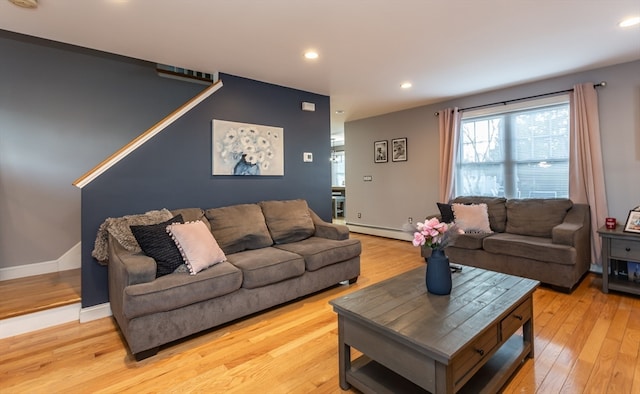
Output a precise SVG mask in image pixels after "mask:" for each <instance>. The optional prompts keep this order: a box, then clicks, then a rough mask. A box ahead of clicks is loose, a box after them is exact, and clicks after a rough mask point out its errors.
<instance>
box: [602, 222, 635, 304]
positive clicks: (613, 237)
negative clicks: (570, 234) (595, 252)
mask: <svg viewBox="0 0 640 394" xmlns="http://www.w3.org/2000/svg"><path fill="white" fill-rule="evenodd" d="M622 228H623V227H622V226H617V227H616V228H615V230H609V229H607V228H606V227H605V226H602V227H600V228H599V229H598V233H599V234H600V238H601V239H602V291H603V292H604V293H608V292H609V290H617V291H623V292H625V293H631V294H638V295H640V283H634V282H633V281H631V280H628V279H627V278H620V277H619V276H618V275H616V272H617V271H618V263H619V262H620V261H624V262H626V261H633V262H640V234H634V233H626V232H624V231H622ZM609 271H611V272H609Z"/></svg>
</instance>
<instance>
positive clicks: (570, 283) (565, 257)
mask: <svg viewBox="0 0 640 394" xmlns="http://www.w3.org/2000/svg"><path fill="white" fill-rule="evenodd" d="M450 203H451V204H453V203H459V204H482V203H484V204H487V208H488V209H487V211H488V219H489V224H490V228H491V230H492V231H493V232H492V233H470V234H463V235H460V236H459V237H457V238H456V239H455V241H454V242H453V243H452V244H450V246H448V247H447V248H446V249H445V253H446V254H447V256H448V257H449V260H450V261H451V262H453V263H456V264H462V265H468V266H474V267H479V268H483V269H488V270H492V271H498V272H503V273H507V274H511V275H516V276H522V277H526V278H530V279H536V280H539V281H540V282H542V283H545V284H549V285H552V286H553V287H556V288H558V289H559V290H562V291H569V292H570V291H572V290H573V289H574V288H575V287H576V285H577V284H578V283H579V282H580V280H581V279H582V278H583V277H584V275H585V274H586V273H587V271H588V270H589V268H590V265H591V241H590V239H591V238H590V230H589V229H590V225H591V221H590V213H589V206H588V205H586V204H574V203H573V202H572V201H571V200H568V199H509V200H507V199H505V198H499V197H473V196H462V197H457V198H455V199H454V200H452V201H451V202H450ZM427 253H428V251H424V250H423V253H422V254H423V256H425V255H426V254H427Z"/></svg>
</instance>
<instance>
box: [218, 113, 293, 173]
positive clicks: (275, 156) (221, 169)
mask: <svg viewBox="0 0 640 394" xmlns="http://www.w3.org/2000/svg"><path fill="white" fill-rule="evenodd" d="M212 136H213V138H212V142H213V146H212V168H213V172H212V173H213V175H271V176H282V175H284V129H283V128H282V127H273V126H264V125H256V124H249V123H240V122H232V121H227V120H218V119H213V121H212Z"/></svg>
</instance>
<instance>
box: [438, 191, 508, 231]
mask: <svg viewBox="0 0 640 394" xmlns="http://www.w3.org/2000/svg"><path fill="white" fill-rule="evenodd" d="M506 201H507V199H506V198H504V197H483V196H461V197H456V198H455V199H453V201H451V202H452V203H459V204H487V212H488V214H489V225H490V226H491V230H493V231H495V232H498V233H502V232H504V231H505V228H506V226H507V223H506V222H507V208H506V207H505V203H506Z"/></svg>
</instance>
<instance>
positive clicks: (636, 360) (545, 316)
mask: <svg viewBox="0 0 640 394" xmlns="http://www.w3.org/2000/svg"><path fill="white" fill-rule="evenodd" d="M353 236H354V237H356V238H359V239H361V240H362V242H363V253H362V275H361V277H360V279H359V280H358V282H357V283H356V284H355V285H352V286H338V287H335V288H332V289H329V290H327V291H324V292H320V293H318V294H315V295H313V296H311V297H307V298H304V299H302V300H299V301H297V302H293V303H289V304H287V305H284V306H281V307H279V308H275V309H272V310H269V311H267V312H264V313H260V314H257V315H255V316H252V317H250V318H247V319H244V320H240V321H238V322H236V323H233V324H229V325H226V326H224V327H221V328H218V329H215V330H210V331H207V332H205V333H203V334H200V335H196V336H193V337H191V338H189V339H186V340H183V341H180V342H177V343H174V344H173V345H172V346H167V347H163V348H162V349H161V350H160V352H159V353H158V355H157V356H154V357H151V358H149V359H147V360H144V361H142V362H139V363H136V362H135V361H134V360H133V359H132V357H131V356H130V354H129V353H128V350H127V349H126V347H125V346H124V344H123V342H122V338H121V336H120V334H119V332H118V328H117V326H116V325H115V323H114V321H113V320H112V319H111V318H104V319H100V320H96V321H93V322H89V323H84V324H80V323H68V324H64V325H61V326H58V327H54V328H50V329H45V330H41V331H37V332H34V333H29V334H24V335H20V336H16V337H13V338H8V339H3V340H0V392H1V393H151V392H154V393H184V392H202V393H341V392H343V391H342V390H341V389H340V388H339V386H338V375H337V374H338V357H337V322H336V315H335V313H334V312H333V311H332V309H331V307H330V306H329V304H328V301H329V300H331V299H333V298H335V297H338V296H342V295H345V294H348V293H349V292H352V291H354V290H357V289H360V288H363V287H366V286H369V285H371V284H372V283H376V282H378V281H380V280H383V279H386V278H388V277H390V276H393V275H397V274H400V273H402V272H406V271H408V270H410V269H412V268H415V267H418V266H420V265H421V264H424V261H423V260H422V259H421V258H420V257H419V251H418V250H417V248H414V247H413V246H411V243H409V242H405V241H398V240H390V239H385V238H379V237H373V236H366V235H358V234H354V235H353ZM600 286H601V279H600V278H599V277H598V276H597V275H593V274H590V275H589V276H587V277H586V278H585V280H584V281H583V282H582V284H581V285H580V286H579V287H578V288H577V289H576V290H575V291H574V293H573V294H571V295H567V294H563V293H559V292H556V291H554V290H551V289H548V288H544V287H541V288H539V289H538V290H536V292H535V293H534V327H535V329H534V333H535V336H536V342H535V355H536V357H535V359H533V360H528V361H526V362H525V363H524V364H523V365H522V367H521V368H520V370H519V371H518V372H517V373H516V375H515V376H514V377H513V379H512V380H511V381H510V382H509V383H508V385H507V386H506V388H505V393H612V394H613V393H615V394H618V393H640V357H639V354H638V353H639V349H640V298H639V297H633V296H627V295H623V294H616V293H613V294H603V293H602V292H601V291H600ZM349 392H350V391H349Z"/></svg>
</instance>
